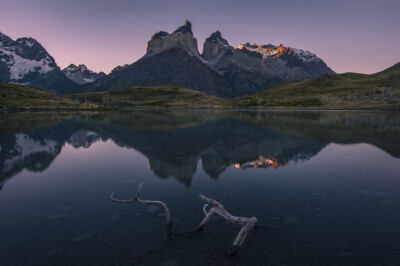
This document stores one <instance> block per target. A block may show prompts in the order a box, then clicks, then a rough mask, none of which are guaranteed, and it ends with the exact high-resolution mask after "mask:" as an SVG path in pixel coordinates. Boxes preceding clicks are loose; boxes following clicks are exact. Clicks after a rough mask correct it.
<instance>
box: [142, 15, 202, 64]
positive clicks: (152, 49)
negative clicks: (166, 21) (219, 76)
mask: <svg viewBox="0 0 400 266" xmlns="http://www.w3.org/2000/svg"><path fill="white" fill-rule="evenodd" d="M172 48H181V49H183V50H185V51H186V52H188V54H189V55H191V56H196V57H200V53H199V50H198V48H197V39H196V38H195V37H194V36H193V32H192V24H191V23H190V22H189V21H188V20H186V21H185V24H184V25H183V26H181V27H179V28H178V29H177V30H175V31H174V32H173V33H171V34H168V33H167V32H165V31H160V32H157V33H155V34H154V35H153V36H152V37H151V40H150V41H148V42H147V54H146V55H145V57H150V56H154V55H156V54H159V53H161V52H163V51H166V50H168V49H172Z"/></svg>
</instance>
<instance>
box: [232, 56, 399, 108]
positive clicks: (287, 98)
mask: <svg viewBox="0 0 400 266" xmlns="http://www.w3.org/2000/svg"><path fill="white" fill-rule="evenodd" d="M231 104H232V106H235V107H242V108H319V109H399V108H400V63H397V64H396V65H394V66H393V67H391V68H389V69H386V70H384V71H382V72H379V73H376V74H372V75H365V74H357V73H345V74H339V75H322V76H320V77H318V78H315V79H306V80H301V81H296V82H290V83H285V84H281V85H279V86H276V87H273V88H271V89H269V90H265V91H262V92H259V93H256V94H252V95H248V96H244V97H240V98H236V99H234V100H233V101H232V103H231Z"/></svg>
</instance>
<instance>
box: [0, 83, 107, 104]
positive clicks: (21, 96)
mask: <svg viewBox="0 0 400 266" xmlns="http://www.w3.org/2000/svg"><path fill="white" fill-rule="evenodd" d="M94 108H99V106H97V105H86V106H83V105H82V104H80V103H77V102H74V101H73V100H71V99H70V98H67V97H63V96H60V95H56V94H54V93H51V92H48V91H45V90H42V89H37V88H31V87H28V86H24V85H18V84H13V83H0V109H5V110H70V109H94Z"/></svg>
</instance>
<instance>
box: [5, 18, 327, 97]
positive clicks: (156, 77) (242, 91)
mask: <svg viewBox="0 0 400 266" xmlns="http://www.w3.org/2000/svg"><path fill="white" fill-rule="evenodd" d="M325 73H328V74H334V72H333V71H332V70H331V69H330V68H329V67H328V66H327V65H326V64H325V63H324V62H323V61H322V60H321V59H320V58H318V57H317V56H316V55H315V54H313V53H311V52H309V51H305V50H301V49H296V48H291V47H285V46H283V45H282V44H281V45H279V46H275V45H272V44H267V45H257V44H253V45H251V44H250V43H245V44H241V45H239V47H238V48H234V47H233V46H231V45H229V42H228V41H227V40H226V39H224V38H223V37H222V34H221V32H219V31H216V32H214V33H212V34H211V35H210V37H208V38H207V39H206V41H205V43H204V46H203V53H202V54H200V52H199V50H198V46H197V39H196V38H195V37H194V34H193V31H192V24H191V22H190V21H189V20H187V19H186V20H185V23H184V25H182V26H180V27H178V28H177V29H176V30H175V31H173V32H172V33H168V32H166V31H159V32H157V33H155V34H154V35H153V36H152V37H151V39H150V40H149V41H148V42H147V52H146V54H145V55H144V56H143V57H142V58H140V59H139V60H138V61H136V62H134V63H132V64H130V65H125V66H123V67H116V68H114V69H113V71H111V73H110V74H109V75H105V74H104V73H103V72H100V73H95V72H93V71H91V70H89V69H87V67H86V66H85V65H78V66H76V65H73V64H71V65H70V66H68V67H67V68H65V69H63V71H61V70H60V68H59V67H58V66H57V64H56V62H55V60H54V58H53V57H51V56H50V55H49V54H48V52H47V51H46V50H45V49H44V48H43V47H42V46H41V45H40V43H38V42H37V41H36V40H34V39H32V38H20V39H17V40H16V41H13V40H12V39H11V38H9V37H8V36H6V35H4V34H0V80H1V81H3V82H15V83H20V84H26V85H29V86H34V87H39V88H43V89H46V90H51V91H53V92H57V93H61V94H65V93H71V92H83V91H107V90H116V89H120V88H124V87H127V86H132V85H136V86H158V85H176V86H182V87H186V88H189V89H193V90H196V91H200V92H205V93H207V94H210V95H214V96H218V97H225V98H234V97H238V96H242V95H247V94H252V93H255V92H258V91H261V90H265V89H268V88H270V87H273V86H276V85H278V84H281V83H284V82H287V81H294V80H300V79H305V78H312V77H317V76H320V75H321V74H325Z"/></svg>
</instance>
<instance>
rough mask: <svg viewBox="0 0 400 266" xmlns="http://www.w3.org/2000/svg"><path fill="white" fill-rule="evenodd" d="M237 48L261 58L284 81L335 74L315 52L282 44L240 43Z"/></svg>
mask: <svg viewBox="0 0 400 266" xmlns="http://www.w3.org/2000/svg"><path fill="white" fill-rule="evenodd" d="M238 50H241V51H243V52H244V53H247V54H249V55H252V56H254V57H258V58H260V59H262V60H263V63H264V64H265V66H266V67H267V68H268V70H270V71H271V73H272V74H274V75H276V76H278V77H279V78H281V79H282V80H284V81H293V80H300V79H305V78H313V77H318V76H320V75H321V74H325V73H328V74H335V72H333V71H332V69H330V68H329V67H328V66H327V65H326V64H325V62H324V61H322V59H320V58H319V57H317V56H316V55H315V54H313V53H311V52H309V51H305V50H301V49H297V48H292V47H286V46H284V45H283V44H280V45H279V46H275V45H272V44H267V45H258V44H250V43H246V44H240V45H239V47H238Z"/></svg>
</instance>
